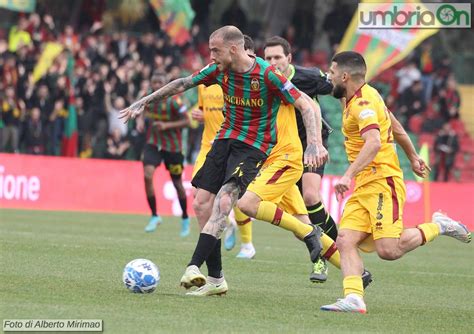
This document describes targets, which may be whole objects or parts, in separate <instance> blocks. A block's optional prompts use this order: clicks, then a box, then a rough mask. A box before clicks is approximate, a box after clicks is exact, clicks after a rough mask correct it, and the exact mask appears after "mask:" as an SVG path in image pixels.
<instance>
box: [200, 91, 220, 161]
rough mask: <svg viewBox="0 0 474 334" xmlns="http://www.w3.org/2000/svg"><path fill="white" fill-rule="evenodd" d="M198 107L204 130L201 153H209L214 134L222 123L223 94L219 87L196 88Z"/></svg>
mask: <svg viewBox="0 0 474 334" xmlns="http://www.w3.org/2000/svg"><path fill="white" fill-rule="evenodd" d="M198 107H199V109H201V110H202V111H203V117H204V130H203V132H202V140H201V151H202V150H205V151H206V152H209V150H210V149H211V146H212V142H213V141H214V139H215V138H216V134H217V132H218V131H219V129H220V128H221V125H222V122H223V121H224V114H223V113H222V109H223V107H224V94H223V93H222V88H221V87H220V86H219V85H212V86H209V87H206V86H204V85H199V86H198Z"/></svg>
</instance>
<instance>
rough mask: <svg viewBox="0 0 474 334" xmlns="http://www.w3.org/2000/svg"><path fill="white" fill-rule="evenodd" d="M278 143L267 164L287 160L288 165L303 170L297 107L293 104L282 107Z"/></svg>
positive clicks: (278, 119) (278, 127)
mask: <svg viewBox="0 0 474 334" xmlns="http://www.w3.org/2000/svg"><path fill="white" fill-rule="evenodd" d="M277 129H278V142H277V144H276V145H275V147H273V149H272V151H271V153H270V155H269V156H268V158H267V160H266V161H265V164H270V163H272V162H273V161H275V160H277V159H278V160H285V161H287V163H288V164H292V165H293V166H295V165H296V167H298V166H300V165H301V168H303V163H302V160H303V147H302V145H301V140H300V137H299V136H298V125H297V122H296V114H295V107H294V106H293V105H291V104H286V105H281V106H280V110H278V116H277Z"/></svg>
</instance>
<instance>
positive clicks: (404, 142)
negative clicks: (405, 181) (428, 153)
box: [389, 112, 431, 178]
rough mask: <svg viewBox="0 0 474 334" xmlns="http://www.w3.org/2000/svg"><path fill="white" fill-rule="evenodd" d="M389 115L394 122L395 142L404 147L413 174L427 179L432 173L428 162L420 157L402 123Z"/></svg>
mask: <svg viewBox="0 0 474 334" xmlns="http://www.w3.org/2000/svg"><path fill="white" fill-rule="evenodd" d="M389 114H390V121H391V122H392V132H393V137H394V139H395V141H396V142H397V143H398V144H399V145H400V146H401V147H402V149H403V151H404V152H405V154H406V156H407V158H408V160H410V164H411V168H412V170H413V172H414V173H415V174H416V175H418V176H419V177H423V178H425V177H427V176H428V173H429V172H430V171H431V168H430V166H428V165H427V164H426V162H425V161H424V160H423V159H422V158H421V157H420V156H419V155H418V153H417V152H416V149H415V146H414V145H413V143H412V141H411V139H410V137H409V136H408V134H407V132H406V131H405V129H404V128H403V126H402V125H401V124H400V122H399V121H398V120H397V119H396V118H395V116H394V115H393V114H392V113H391V112H389Z"/></svg>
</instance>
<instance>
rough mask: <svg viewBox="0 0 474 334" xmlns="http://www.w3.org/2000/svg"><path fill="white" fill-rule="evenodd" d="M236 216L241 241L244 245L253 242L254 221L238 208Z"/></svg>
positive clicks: (235, 212) (235, 209)
mask: <svg viewBox="0 0 474 334" xmlns="http://www.w3.org/2000/svg"><path fill="white" fill-rule="evenodd" d="M234 216H235V221H236V222H237V225H238V226H239V231H240V240H241V241H242V243H244V244H248V243H250V242H252V219H250V217H249V216H247V215H246V214H245V213H243V212H242V211H240V210H239V209H238V208H236V207H235V208H234Z"/></svg>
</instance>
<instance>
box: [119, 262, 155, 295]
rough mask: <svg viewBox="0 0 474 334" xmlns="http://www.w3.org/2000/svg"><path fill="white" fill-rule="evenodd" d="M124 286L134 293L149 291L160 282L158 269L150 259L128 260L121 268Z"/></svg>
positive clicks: (153, 289)
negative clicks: (122, 268) (123, 267)
mask: <svg viewBox="0 0 474 334" xmlns="http://www.w3.org/2000/svg"><path fill="white" fill-rule="evenodd" d="M122 280H123V283H124V284H125V287H126V288H127V289H129V290H130V291H132V292H135V293H151V292H153V291H155V289H156V287H157V286H158V283H159V282H160V270H159V269H158V267H157V266H156V264H154V263H153V262H151V261H150V260H147V259H136V260H133V261H130V262H129V263H127V265H126V266H125V269H124V270H123V277H122Z"/></svg>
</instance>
